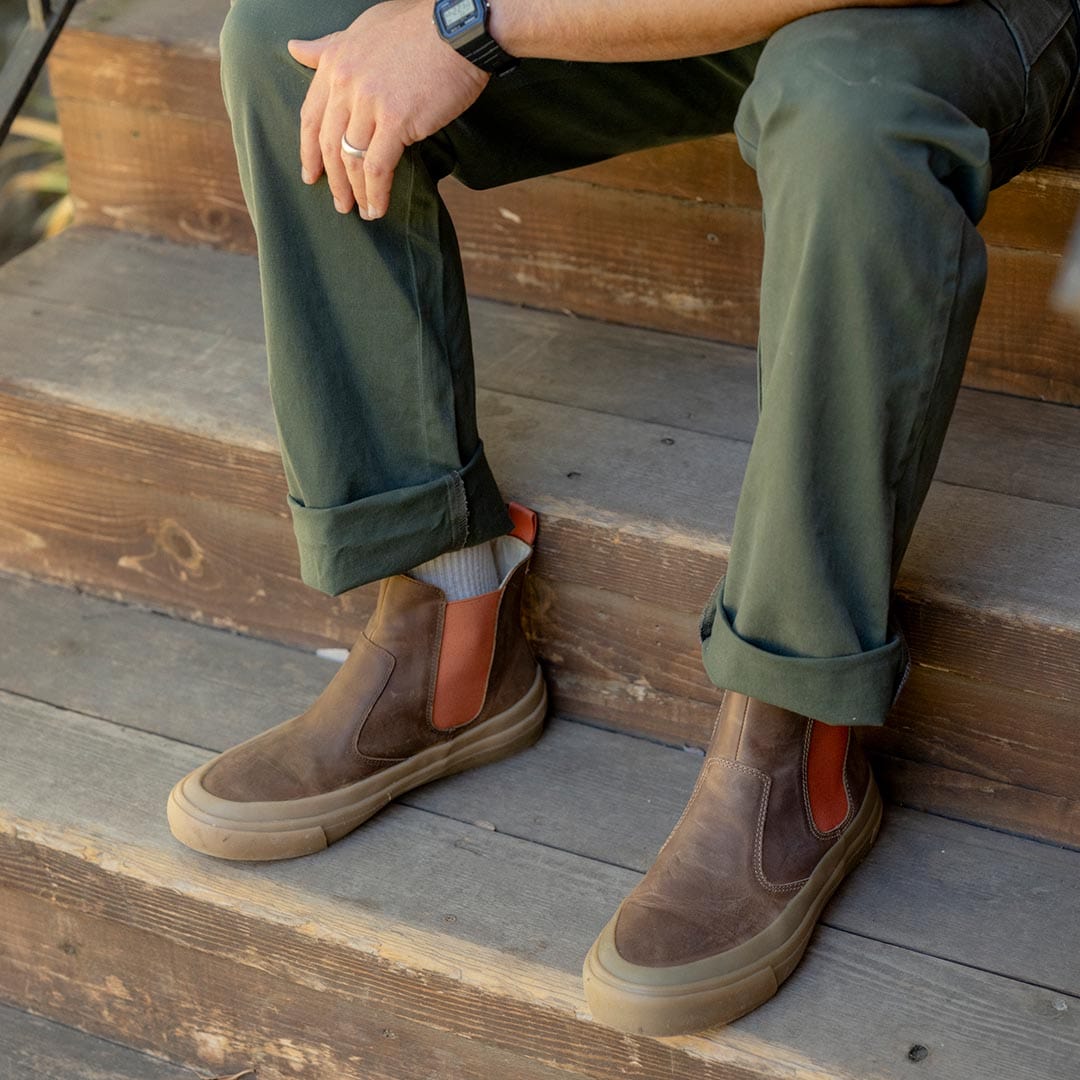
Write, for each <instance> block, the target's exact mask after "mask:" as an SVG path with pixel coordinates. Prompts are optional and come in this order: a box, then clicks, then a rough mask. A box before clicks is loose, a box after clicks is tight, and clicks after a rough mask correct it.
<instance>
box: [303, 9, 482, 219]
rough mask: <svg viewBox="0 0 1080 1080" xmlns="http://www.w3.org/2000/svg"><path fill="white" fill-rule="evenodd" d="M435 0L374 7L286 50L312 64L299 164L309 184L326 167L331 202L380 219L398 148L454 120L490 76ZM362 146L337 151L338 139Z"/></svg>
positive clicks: (306, 65) (395, 163)
mask: <svg viewBox="0 0 1080 1080" xmlns="http://www.w3.org/2000/svg"><path fill="white" fill-rule="evenodd" d="M431 9H432V4H431V0H390V2H388V3H382V4H376V5H375V6H374V7H372V8H369V9H368V10H367V11H365V12H364V13H363V14H362V15H360V17H359V18H357V19H355V20H354V21H353V22H352V23H351V24H350V25H349V26H347V27H346V28H345V29H344V30H337V31H335V32H334V33H332V34H327V35H325V36H324V37H320V38H314V39H312V40H302V39H295V38H294V39H293V40H291V41H289V42H288V48H289V53H290V54H291V55H292V57H293V58H294V59H295V60H298V61H299V62H300V63H301V64H303V65H304V66H305V67H310V68H314V69H315V76H314V78H313V79H312V81H311V86H310V87H309V88H308V92H307V97H306V98H305V99H304V104H303V106H302V108H301V110H300V162H301V166H302V175H303V179H304V182H305V183H308V184H313V183H315V181H316V180H317V179H318V178H319V176H320V175H321V173H322V172H323V170H324V169H325V171H326V180H327V183H328V184H329V185H330V190H331V192H332V193H333V196H334V205H335V206H336V207H337V209H338V210H339V211H340V212H341V213H343V214H346V213H348V212H349V211H350V210H351V209H352V208H353V206H354V205H355V206H356V207H357V209H358V211H359V213H360V216H361V217H363V218H367V219H368V220H372V219H374V218H379V217H382V215H383V214H385V213H386V211H387V208H388V206H389V204H390V186H391V183H392V182H393V178H394V170H395V169H396V168H397V165H398V162H399V161H400V160H401V155H402V152H403V151H404V149H405V147H406V146H410V145H412V144H413V143H415V142H419V141H420V140H421V139H425V138H427V136H429V135H433V134H434V133H435V132H436V131H438V130H440V129H441V128H443V127H445V126H446V125H447V124H448V123H450V121H451V120H455V119H457V117H459V116H460V115H461V114H462V113H463V112H464V111H465V110H466V109H467V108H468V107H469V106H470V105H471V104H472V103H473V102H474V101H475V100H476V99H477V98H478V97H479V96H480V92H481V91H482V90H483V89H484V87H485V86H486V85H487V81H488V79H489V78H490V76H489V75H487V74H486V73H485V72H483V71H481V70H480V69H479V68H477V67H475V66H474V65H473V64H471V63H470V62H469V61H468V60H466V59H465V58H464V57H462V56H460V55H459V54H458V53H456V52H455V51H454V50H453V49H452V48H451V47H450V46H449V45H447V44H446V43H445V42H444V41H442V40H441V39H440V38H439V36H438V34H437V33H436V32H435V28H434V26H433V25H432V21H431ZM343 134H344V135H345V138H346V139H347V140H348V141H349V142H350V143H352V145H353V146H357V147H361V148H365V149H366V150H367V153H366V154H365V155H364V157H362V158H358V157H353V156H352V155H345V154H342V152H341V136H342V135H343Z"/></svg>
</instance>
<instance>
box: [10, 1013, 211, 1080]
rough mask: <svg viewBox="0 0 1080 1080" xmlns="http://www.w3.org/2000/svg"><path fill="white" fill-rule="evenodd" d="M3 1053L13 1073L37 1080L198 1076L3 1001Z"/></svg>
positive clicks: (187, 1079)
mask: <svg viewBox="0 0 1080 1080" xmlns="http://www.w3.org/2000/svg"><path fill="white" fill-rule="evenodd" d="M0 1056H2V1059H3V1061H4V1063H5V1068H8V1069H11V1070H13V1071H11V1072H10V1074H9V1075H10V1076H12V1077H15V1076H16V1075H18V1076H31V1077H33V1078H34V1080H76V1078H83V1077H89V1076H91V1075H92V1076H94V1077H97V1078H99V1080H192V1073H191V1070H190V1069H189V1068H186V1067H184V1066H183V1065H181V1064H173V1063H170V1062H167V1061H165V1060H163V1059H161V1058H159V1057H153V1056H149V1055H147V1054H145V1053H143V1052H141V1051H138V1050H132V1049H131V1048H130V1047H126V1046H121V1045H119V1044H118V1043H116V1042H113V1041H112V1040H108V1039H102V1038H99V1037H96V1036H93V1035H88V1034H86V1033H85V1032H83V1031H80V1030H78V1029H77V1028H73V1027H68V1026H66V1025H64V1024H60V1023H57V1022H56V1021H55V1020H48V1019H46V1018H45V1017H42V1016H37V1015H34V1014H32V1013H28V1012H25V1011H23V1010H21V1009H18V1008H15V1007H14V1006H11V1005H0Z"/></svg>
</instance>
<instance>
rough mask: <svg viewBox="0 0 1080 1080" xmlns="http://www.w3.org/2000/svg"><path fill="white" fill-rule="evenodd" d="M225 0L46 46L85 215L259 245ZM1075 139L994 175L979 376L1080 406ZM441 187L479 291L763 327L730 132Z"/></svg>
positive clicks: (159, 12)
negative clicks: (227, 94) (224, 94)
mask: <svg viewBox="0 0 1080 1080" xmlns="http://www.w3.org/2000/svg"><path fill="white" fill-rule="evenodd" d="M224 11H225V9H224V8H223V6H222V4H221V3H220V2H219V0H189V2H188V3H187V4H184V5H165V4H164V3H162V2H161V0H138V2H135V3H127V4H123V5H116V4H113V3H112V2H111V0H85V2H84V3H82V4H81V5H80V7H79V9H78V10H77V11H76V13H75V15H74V16H73V17H72V20H71V23H70V24H69V26H68V28H67V29H66V30H65V31H64V34H63V35H62V36H61V38H60V40H59V42H58V44H57V46H56V49H55V51H54V53H53V55H52V58H51V59H50V61H49V73H50V79H51V83H52V87H53V89H54V91H55V93H56V96H57V100H58V108H59V116H60V120H61V124H62V127H63V131H64V140H65V152H66V156H67V160H68V166H69V169H70V172H71V179H72V190H73V194H74V196H75V200H76V204H77V207H78V219H79V220H80V221H82V222H83V223H87V224H99V225H109V226H112V227H115V228H119V229H125V230H134V231H137V232H144V233H149V234H155V235H161V236H165V237H168V238H171V239H173V240H179V241H183V242H187V243H191V242H196V243H210V244H214V245H216V246H218V247H222V248H226V249H228V250H234V251H252V250H254V236H253V233H252V230H251V225H250V221H249V219H248V216H247V211H246V209H245V206H244V202H243V196H242V194H241V191H240V187H239V181H238V179H237V175H236V168H235V154H234V150H233V146H232V141H231V136H230V133H229V126H228V119H227V117H226V115H225V111H224V106H223V104H222V101H221V93H220V80H219V76H218V66H217V65H218V59H217V37H218V32H219V30H220V26H221V22H222V19H223V18H224ZM1078 161H1080V155H1078V154H1077V153H1075V152H1074V151H1072V150H1071V149H1070V147H1069V145H1067V144H1063V147H1062V151H1061V152H1060V153H1059V155H1058V157H1057V158H1056V159H1055V162H1054V164H1052V165H1049V166H1047V167H1045V168H1042V169H1039V170H1038V171H1036V172H1033V173H1028V174H1025V175H1024V176H1022V177H1020V178H1018V179H1016V180H1015V181H1013V182H1012V183H1011V184H1009V185H1007V186H1006V187H1005V188H1004V189H1002V190H1000V191H999V192H997V193H996V194H995V195H994V197H993V200H992V204H991V209H990V212H989V214H988V215H987V218H986V220H985V222H984V224H983V226H982V231H983V234H984V235H985V236H986V239H987V241H988V242H989V245H990V282H989V289H988V293H987V298H986V302H985V304H984V308H983V313H982V317H981V320H980V322H979V327H978V331H977V334H976V339H975V344H974V347H973V350H972V354H971V358H970V360H969V363H968V370H967V375H966V381H967V384H968V385H969V386H973V387H980V388H983V389H989V390H1003V391H1007V392H1009V393H1013V394H1020V395H1024V396H1027V397H1033V398H1040V399H1044V400H1051V401H1058V402H1066V403H1072V404H1080V370H1078V368H1077V365H1076V363H1075V357H1076V355H1077V351H1078V349H1080V332H1078V331H1077V330H1076V329H1075V328H1074V327H1073V326H1072V325H1071V324H1069V323H1068V322H1067V321H1066V320H1065V319H1064V318H1062V317H1060V316H1057V315H1053V314H1051V313H1050V312H1049V311H1048V309H1047V296H1048V293H1049V290H1050V288H1051V285H1052V282H1053V280H1054V278H1055V275H1056V273H1057V270H1058V267H1059V264H1060V259H1061V253H1062V248H1063V245H1064V243H1065V240H1066V237H1067V234H1068V231H1069V228H1070V226H1071V223H1072V221H1073V219H1074V217H1075V216H1076V214H1077V211H1078V209H1080V167H1078ZM444 194H445V196H446V198H447V201H448V203H449V205H450V207H451V210H452V212H453V214H454V218H455V221H456V223H457V225H458V230H459V234H460V241H461V249H462V254H463V257H464V261H465V266H466V271H467V275H468V282H469V287H470V289H471V291H472V292H473V293H474V294H476V295H478V296H486V297H492V298H495V299H501V300H509V301H514V302H520V303H527V304H530V305H533V306H537V307H546V308H550V309H555V310H566V311H573V312H576V313H579V314H583V315H589V316H594V317H599V318H603V319H608V320H611V321H615V322H622V323H628V324H633V325H644V326H650V327H653V328H656V329H661V330H669V331H676V332H679V333H686V334H695V335H700V336H702V337H706V338H711V339H716V340H723V341H730V342H735V343H739V344H744V345H752V344H754V343H755V342H756V339H757V304H758V278H759V274H760V259H761V235H762V228H761V215H760V201H759V198H758V193H757V186H756V183H755V181H754V177H753V174H752V173H751V172H750V170H749V169H748V168H747V167H746V166H745V165H744V164H743V163H742V161H741V159H740V158H739V155H738V151H737V148H736V146H735V143H734V140H733V139H732V138H730V137H725V138H717V139H708V140H703V141H698V142H693V143H686V144H682V145H680V146H674V147H668V148H665V149H662V150H656V151H648V152H646V153H641V154H635V155H630V156H626V157H621V158H618V159H616V160H614V161H610V162H605V163H602V164H599V165H595V166H591V167H589V168H587V169H582V170H577V171H574V172H571V173H567V174H563V175H559V176H554V177H547V178H543V179H539V180H534V181H529V182H527V183H522V184H514V185H510V186H507V187H503V188H499V189H496V190H494V191H488V192H470V191H468V190H466V189H465V188H464V187H462V186H461V185H459V184H457V183H455V182H447V183H446V184H445V185H444Z"/></svg>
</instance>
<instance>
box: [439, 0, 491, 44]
mask: <svg viewBox="0 0 1080 1080" xmlns="http://www.w3.org/2000/svg"><path fill="white" fill-rule="evenodd" d="M484 9H485V4H484V3H483V0H443V2H442V3H439V4H437V5H436V6H435V18H436V19H437V20H438V22H439V33H440V34H441V35H442V36H443V37H444V38H446V39H447V40H448V41H450V40H453V39H454V38H457V37H460V36H463V35H466V34H469V32H470V31H474V32H475V31H476V30H478V29H483V26H484V15H485V10H484Z"/></svg>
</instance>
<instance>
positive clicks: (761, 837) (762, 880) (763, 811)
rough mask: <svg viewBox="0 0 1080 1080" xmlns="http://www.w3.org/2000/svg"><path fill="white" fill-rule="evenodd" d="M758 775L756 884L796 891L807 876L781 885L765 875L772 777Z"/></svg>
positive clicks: (773, 891)
mask: <svg viewBox="0 0 1080 1080" xmlns="http://www.w3.org/2000/svg"><path fill="white" fill-rule="evenodd" d="M755 771H756V770H755ZM758 775H759V776H761V777H762V778H763V779H764V781H765V787H764V790H763V791H762V793H761V806H760V809H759V810H758V825H757V836H756V838H755V840H754V877H756V878H757V882H758V884H759V885H760V886H761V887H762V888H763V889H764V890H765V891H766V892H771V893H785V892H796V891H798V890H799V889H801V888H802V887H803V885H805V884H806V882H807V881H809V878H802V879H801V880H799V881H788V882H785V883H784V884H782V885H781V884H777V883H775V882H772V881H770V880H769V879H768V878H767V877H766V876H765V819H766V817H767V815H768V809H769V793H770V791H771V790H772V777H771V776H766V775H765V774H764V773H758Z"/></svg>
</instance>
